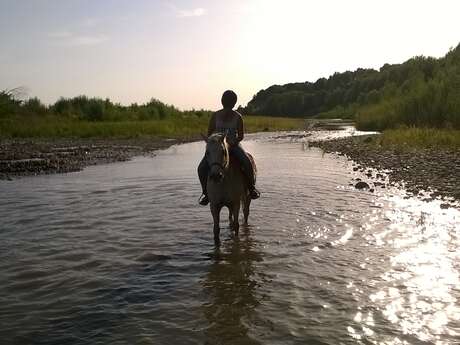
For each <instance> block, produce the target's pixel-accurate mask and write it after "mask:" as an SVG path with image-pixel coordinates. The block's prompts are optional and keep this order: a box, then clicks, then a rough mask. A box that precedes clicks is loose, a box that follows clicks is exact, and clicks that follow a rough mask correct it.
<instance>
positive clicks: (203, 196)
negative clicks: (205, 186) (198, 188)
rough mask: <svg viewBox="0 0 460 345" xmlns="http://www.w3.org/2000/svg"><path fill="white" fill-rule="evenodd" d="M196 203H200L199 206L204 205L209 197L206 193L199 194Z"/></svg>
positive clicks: (207, 202)
mask: <svg viewBox="0 0 460 345" xmlns="http://www.w3.org/2000/svg"><path fill="white" fill-rule="evenodd" d="M198 203H199V204H200V205H201V206H206V205H207V204H209V198H208V196H207V195H206V194H204V193H203V194H201V196H200V198H199V199H198Z"/></svg>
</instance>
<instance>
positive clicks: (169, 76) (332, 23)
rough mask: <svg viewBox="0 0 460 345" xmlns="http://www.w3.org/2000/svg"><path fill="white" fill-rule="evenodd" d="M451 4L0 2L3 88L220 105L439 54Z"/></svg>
mask: <svg viewBox="0 0 460 345" xmlns="http://www.w3.org/2000/svg"><path fill="white" fill-rule="evenodd" d="M459 13H460V1H458V0H434V1H428V0H404V1H403V0H385V1H383V0H382V1H377V0H321V1H319V0H317V1H310V0H279V1H278V0H201V1H197V0H131V1H128V0H126V1H124V0H97V1H96V0H0V90H5V89H11V88H15V87H18V86H22V87H25V89H26V90H27V95H28V96H29V97H38V98H40V99H41V100H42V101H43V102H45V103H46V104H50V103H53V102H55V101H56V100H57V99H58V98H59V97H73V96H77V95H82V94H84V95H88V96H91V97H102V98H110V99H111V100H112V101H114V102H120V103H122V104H130V103H133V102H137V103H144V102H147V101H148V100H149V99H151V98H156V99H159V100H161V101H163V102H165V103H168V104H173V105H175V106H177V107H179V108H180V109H191V108H195V109H201V108H204V109H217V108H219V107H220V96H221V94H222V92H223V91H225V90H227V89H233V90H234V91H235V92H236V93H237V94H238V97H239V99H238V104H239V105H242V106H245V105H246V104H247V102H248V101H249V100H251V98H252V97H253V96H254V95H255V94H256V93H257V92H258V91H259V90H261V89H265V88H267V87H269V86H270V85H273V84H284V83H289V82H304V81H311V82H314V81H316V80H317V79H318V78H321V77H328V76H330V75H331V74H333V73H334V72H343V71H346V70H355V69H357V68H359V67H363V68H376V69H378V68H380V67H381V66H382V65H383V64H385V63H401V62H404V61H405V60H407V59H409V58H411V57H413V56H416V55H425V56H434V57H441V56H443V55H445V54H446V53H447V52H448V50H449V49H450V48H452V47H455V46H457V45H458V44H459V43H460V20H459V19H458V18H459Z"/></svg>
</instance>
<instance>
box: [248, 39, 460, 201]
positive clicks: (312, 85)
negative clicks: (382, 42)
mask: <svg viewBox="0 0 460 345" xmlns="http://www.w3.org/2000/svg"><path fill="white" fill-rule="evenodd" d="M245 111H247V112H250V113H251V114H273V115H276V116H282V115H283V114H289V115H290V116H299V117H303V118H311V119H321V118H342V119H350V120H352V121H354V123H355V125H356V128H357V129H359V130H369V131H379V132H382V134H381V135H380V136H376V137H372V138H370V137H368V138H366V139H365V141H364V140H363V138H346V139H337V140H333V141H328V142H318V143H314V144H315V145H318V146H321V147H322V148H324V149H325V150H326V151H329V152H341V153H343V154H346V155H347V156H349V157H350V158H352V159H353V160H355V161H356V162H357V163H359V164H360V165H362V167H361V168H362V169H364V168H363V166H364V167H375V168H380V169H388V170H391V173H390V177H391V178H392V179H393V180H396V181H398V180H399V181H402V180H403V181H405V184H406V186H407V187H408V188H409V189H410V190H411V191H412V192H414V193H418V191H419V190H421V189H430V188H431V189H434V190H437V191H436V192H434V195H436V194H437V193H439V194H441V195H445V196H451V197H455V198H457V199H459V200H460V182H459V181H460V45H458V46H457V47H456V48H453V49H450V51H449V52H448V53H447V54H446V55H445V56H443V57H441V58H432V57H425V56H416V57H413V58H411V59H409V60H407V61H406V62H403V63H400V64H385V65H383V66H382V67H381V68H380V69H379V70H375V69H367V68H358V69H357V70H356V71H346V72H343V73H334V74H333V75H332V76H330V77H329V78H320V79H318V80H317V81H316V82H299V83H290V84H285V85H272V86H270V87H269V88H267V89H265V90H261V91H259V92H258V93H257V94H256V95H255V96H254V97H253V99H252V100H251V101H250V102H249V103H248V105H247V107H246V108H245Z"/></svg>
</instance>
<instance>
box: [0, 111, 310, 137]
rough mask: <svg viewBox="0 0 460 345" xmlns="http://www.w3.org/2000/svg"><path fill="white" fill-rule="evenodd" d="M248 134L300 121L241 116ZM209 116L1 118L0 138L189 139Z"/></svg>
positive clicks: (287, 127)
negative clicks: (87, 118) (122, 118)
mask: <svg viewBox="0 0 460 345" xmlns="http://www.w3.org/2000/svg"><path fill="white" fill-rule="evenodd" d="M244 119H245V127H246V131H247V132H257V131H267V130H293V129H301V128H302V127H303V123H304V122H303V120H301V119H290V118H274V117H262V116H244ZM208 120H209V117H208V116H193V115H190V116H186V115H182V116H174V117H169V118H166V119H164V120H144V121H141V120H125V121H86V120H79V119H72V118H62V117H58V116H46V117H39V116H33V117H28V118H24V117H23V116H14V117H8V118H3V119H0V138H138V137H165V138H166V137H167V138H191V137H196V136H198V135H199V134H200V133H206V132H207V128H208Z"/></svg>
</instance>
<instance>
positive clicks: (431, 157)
mask: <svg viewBox="0 0 460 345" xmlns="http://www.w3.org/2000/svg"><path fill="white" fill-rule="evenodd" d="M375 139H376V136H374V135H371V136H360V137H358V136H356V137H348V138H341V139H333V140H329V141H316V142H310V143H309V144H310V145H311V146H317V147H320V148H322V149H323V150H324V151H326V152H337V153H340V154H344V155H346V156H347V157H348V158H350V159H351V160H353V161H354V162H355V163H356V166H355V168H354V169H355V170H360V171H362V172H363V173H364V174H365V175H367V176H368V177H369V180H368V181H365V182H366V183H368V184H369V185H370V187H371V188H372V186H379V185H382V181H381V180H379V177H381V176H382V175H380V174H377V179H376V176H375V175H376V174H373V173H372V172H371V171H369V170H368V169H369V168H374V169H378V170H380V171H385V172H387V173H388V177H389V180H390V183H404V186H405V188H406V190H407V191H408V192H409V193H413V194H414V195H417V194H419V193H421V192H423V191H428V192H429V193H430V196H431V197H432V198H434V197H437V196H443V197H450V198H454V199H457V200H460V150H459V149H444V148H436V149H420V148H417V149H411V148H407V149H400V148H399V149H398V148H385V147H382V146H379V145H377V144H376V143H375ZM378 175H380V176H378ZM363 182H364V181H363Z"/></svg>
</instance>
